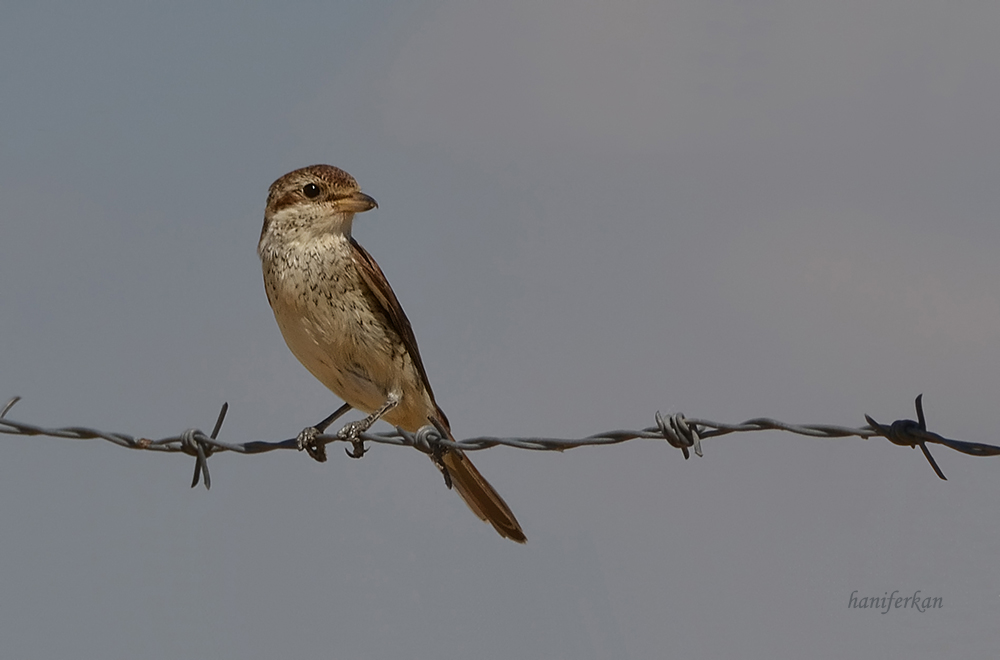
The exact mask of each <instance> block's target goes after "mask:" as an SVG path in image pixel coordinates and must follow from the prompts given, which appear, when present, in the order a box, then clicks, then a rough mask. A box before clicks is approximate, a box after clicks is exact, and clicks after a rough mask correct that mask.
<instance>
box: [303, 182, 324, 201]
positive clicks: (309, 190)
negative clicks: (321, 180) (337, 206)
mask: <svg viewBox="0 0 1000 660" xmlns="http://www.w3.org/2000/svg"><path fill="white" fill-rule="evenodd" d="M319 193H320V190H319V186H317V185H316V184H315V183H307V184H306V185H304V186H302V194H303V195H305V196H306V197H308V198H309V199H314V198H316V197H319Z"/></svg>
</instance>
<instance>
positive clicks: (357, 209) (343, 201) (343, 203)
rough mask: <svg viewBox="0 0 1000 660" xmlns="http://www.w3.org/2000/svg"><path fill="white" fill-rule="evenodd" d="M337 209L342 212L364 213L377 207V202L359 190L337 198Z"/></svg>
mask: <svg viewBox="0 0 1000 660" xmlns="http://www.w3.org/2000/svg"><path fill="white" fill-rule="evenodd" d="M337 207H338V210H340V211H342V212H344V213H364V212H365V211H370V210H372V209H377V208H378V202H376V201H375V200H374V199H372V198H371V197H369V196H368V195H366V194H364V193H363V192H361V191H360V190H359V191H357V192H352V193H351V194H350V195H346V196H344V197H341V198H340V199H338V200H337Z"/></svg>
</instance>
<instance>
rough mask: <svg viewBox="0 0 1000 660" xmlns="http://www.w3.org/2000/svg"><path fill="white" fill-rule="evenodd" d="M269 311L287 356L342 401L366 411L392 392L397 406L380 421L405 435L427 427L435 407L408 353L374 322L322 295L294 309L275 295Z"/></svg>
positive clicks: (375, 408) (376, 406) (347, 306)
mask: <svg viewBox="0 0 1000 660" xmlns="http://www.w3.org/2000/svg"><path fill="white" fill-rule="evenodd" d="M296 302H297V303H301V300H297V301H296ZM272 307H273V308H274V316H275V319H276V320H277V322H278V327H279V328H280V329H281V334H282V336H283V337H284V339H285V343H286V344H287V345H288V348H289V349H290V350H291V351H292V354H293V355H295V357H296V358H298V360H299V362H301V363H302V365H303V366H304V367H305V368H306V369H308V370H309V373H311V374H312V375H313V376H315V377H316V379H317V380H319V381H320V382H321V383H323V384H324V385H325V386H326V387H327V388H329V389H330V390H331V391H333V393H334V394H336V395H337V396H338V397H340V398H341V399H343V400H344V402H346V403H349V404H350V405H351V407H353V408H356V409H358V410H362V411H364V412H367V413H370V412H373V411H375V410H378V409H379V408H381V407H382V405H383V404H385V402H386V401H387V400H388V398H389V393H390V392H396V393H397V394H399V395H400V402H399V404H398V405H397V407H396V408H395V409H393V410H391V411H389V412H388V413H387V414H386V415H385V416H384V417H383V419H385V421H387V422H389V423H390V424H392V425H394V426H401V427H403V428H405V429H407V430H410V431H416V430H417V429H418V428H420V427H421V426H424V425H425V424H427V423H428V420H427V416H428V415H431V414H434V411H435V410H436V406H435V405H434V403H433V402H432V401H430V397H429V396H428V395H427V394H426V392H425V390H424V387H423V384H422V381H421V379H420V375H419V374H418V373H417V370H416V368H415V367H414V365H413V363H412V361H411V360H410V357H409V355H407V354H406V353H405V352H400V351H399V350H398V349H396V350H394V348H393V347H394V345H395V344H396V343H397V342H398V341H399V340H398V338H393V337H389V336H388V335H387V334H386V333H385V332H384V330H383V328H382V326H381V325H380V324H379V323H372V322H370V320H366V319H361V318H358V316H357V314H356V313H353V312H354V310H352V309H351V305H350V304H340V303H338V301H336V300H335V299H334V300H332V301H331V300H330V299H328V298H326V297H323V296H321V297H319V299H318V300H314V301H308V302H306V303H305V304H295V305H294V308H291V307H293V306H292V305H283V304H282V300H281V298H280V297H277V296H276V297H274V298H272Z"/></svg>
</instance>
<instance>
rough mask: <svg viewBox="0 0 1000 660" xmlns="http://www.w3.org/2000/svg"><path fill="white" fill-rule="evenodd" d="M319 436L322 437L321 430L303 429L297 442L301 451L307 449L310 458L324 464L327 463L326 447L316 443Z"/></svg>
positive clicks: (313, 427)
mask: <svg viewBox="0 0 1000 660" xmlns="http://www.w3.org/2000/svg"><path fill="white" fill-rule="evenodd" d="M318 435H320V430H319V429H318V428H316V427H315V426H309V427H306V428H304V429H302V431H301V432H300V433H299V435H298V437H297V438H296V439H295V441H296V444H298V447H299V451H302V450H303V449H305V450H306V452H307V453H308V454H309V456H310V457H312V458H313V459H314V460H316V461H318V462H320V463H323V462H325V461H326V445H324V444H323V443H321V442H316V436H318Z"/></svg>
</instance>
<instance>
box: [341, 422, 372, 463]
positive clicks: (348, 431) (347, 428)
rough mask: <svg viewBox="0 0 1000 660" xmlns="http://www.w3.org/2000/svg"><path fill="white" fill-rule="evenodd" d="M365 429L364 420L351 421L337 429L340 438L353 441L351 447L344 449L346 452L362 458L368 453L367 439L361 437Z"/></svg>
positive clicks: (351, 455) (353, 456)
mask: <svg viewBox="0 0 1000 660" xmlns="http://www.w3.org/2000/svg"><path fill="white" fill-rule="evenodd" d="M365 430H366V428H365V425H364V424H363V423H362V422H351V423H349V424H345V425H344V428H342V429H340V430H339V431H337V437H338V438H340V439H341V440H346V441H348V442H350V443H351V449H345V450H344V453H346V454H347V455H348V456H350V457H351V458H361V457H362V456H364V455H365V454H366V453H368V450H367V449H366V448H365V441H364V440H362V439H361V438H360V437H359V436H360V435H361V433H363V432H364V431H365Z"/></svg>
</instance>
